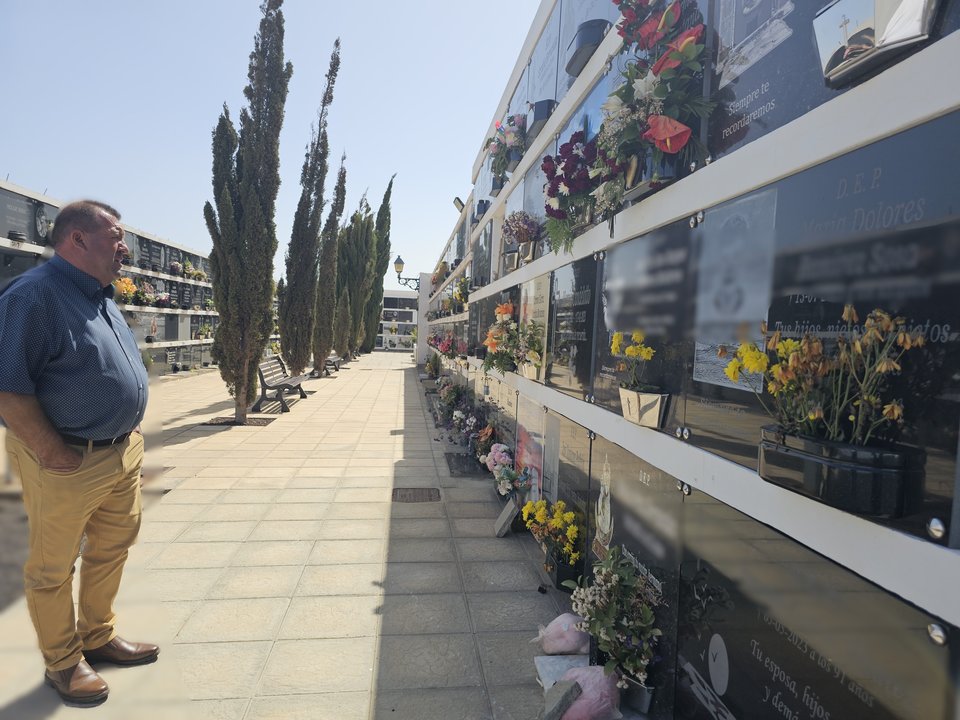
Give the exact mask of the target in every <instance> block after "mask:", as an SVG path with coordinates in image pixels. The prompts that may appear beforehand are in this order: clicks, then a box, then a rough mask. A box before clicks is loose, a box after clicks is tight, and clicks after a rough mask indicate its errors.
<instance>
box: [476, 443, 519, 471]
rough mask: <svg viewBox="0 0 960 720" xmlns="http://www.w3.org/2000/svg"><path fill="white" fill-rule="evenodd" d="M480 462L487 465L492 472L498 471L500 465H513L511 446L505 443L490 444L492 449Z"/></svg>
mask: <svg viewBox="0 0 960 720" xmlns="http://www.w3.org/2000/svg"><path fill="white" fill-rule="evenodd" d="M480 462H482V463H483V464H484V465H486V466H487V470H489V471H490V472H496V470H497V468H498V467H501V466H504V465H506V466H507V467H513V457H512V456H511V455H510V448H509V447H507V446H506V445H504V444H503V443H494V444H493V445H491V446H490V451H489V452H488V453H487V454H486V455H484V456H482V457H481V458H480Z"/></svg>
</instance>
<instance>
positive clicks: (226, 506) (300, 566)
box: [0, 353, 566, 720]
mask: <svg viewBox="0 0 960 720" xmlns="http://www.w3.org/2000/svg"><path fill="white" fill-rule="evenodd" d="M305 387H306V389H307V390H308V392H310V393H311V394H310V396H309V397H308V398H307V399H306V400H300V401H298V402H296V403H294V404H293V407H292V412H290V413H285V414H283V415H274V416H272V417H275V418H276V419H275V420H274V422H273V423H271V424H270V425H268V426H266V427H257V428H254V427H242V428H240V427H213V426H203V425H198V423H199V422H202V421H204V420H206V419H209V418H210V417H212V416H214V415H227V414H230V413H231V408H232V402H231V401H230V399H229V397H228V396H227V394H226V391H225V389H224V386H223V383H222V381H221V380H220V378H219V374H218V373H216V372H205V373H203V374H199V375H197V374H195V375H193V376H191V377H183V378H178V379H175V380H164V381H161V382H159V383H157V384H156V385H155V386H154V387H153V389H152V400H151V403H152V405H151V407H152V415H153V417H154V418H158V420H157V422H158V423H159V422H162V424H163V431H162V440H161V438H159V437H158V438H157V439H158V440H160V442H162V447H157V446H158V444H159V443H158V442H156V441H155V442H154V443H153V446H154V449H152V450H148V454H149V460H150V462H151V463H152V464H154V465H159V466H161V467H165V468H168V469H167V470H166V472H165V473H164V474H163V475H162V476H161V477H160V478H159V479H158V480H155V481H153V482H152V483H151V487H152V488H153V490H154V495H153V497H148V498H147V503H148V505H147V509H146V511H145V514H144V523H143V529H142V531H141V535H140V542H139V544H138V545H137V546H136V547H135V548H134V549H133V551H132V552H131V560H130V563H129V565H128V572H127V575H126V577H125V579H124V585H123V588H122V591H121V597H120V600H119V603H118V604H119V608H118V609H119V613H118V614H119V617H120V628H121V632H122V633H123V634H124V635H125V636H127V637H130V638H132V639H144V640H154V639H157V640H159V641H160V642H162V643H163V650H162V655H161V660H160V661H159V662H157V663H156V664H154V665H150V666H146V667H140V668H126V669H119V668H109V667H108V668H107V669H106V670H105V671H104V676H105V678H106V679H107V681H108V682H109V683H110V685H111V695H110V699H109V700H108V701H107V703H105V704H104V705H103V706H101V707H99V708H97V709H95V710H80V709H76V708H66V707H63V706H62V705H60V703H59V700H58V699H57V698H56V696H55V695H54V693H53V692H52V691H51V690H50V689H49V688H46V687H43V686H42V685H41V683H40V679H41V677H42V664H41V662H40V658H39V653H38V652H37V651H36V649H35V640H34V637H33V631H32V627H31V626H30V624H29V619H28V616H27V612H26V607H25V605H24V602H23V600H22V599H21V600H20V601H19V602H17V603H15V604H14V605H13V606H11V607H10V608H8V609H7V610H6V611H5V612H4V613H3V614H2V615H0V637H2V638H3V640H2V641H0V719H5V718H11V719H12V718H17V720H32V719H37V720H39V719H40V718H59V717H61V716H63V717H65V716H67V715H73V714H75V713H81V712H82V713H87V716H88V717H136V718H138V720H139V719H142V718H181V717H196V718H217V719H223V720H241V719H243V720H266V719H268V718H271V719H272V718H275V719H278V720H279V719H280V718H283V719H284V720H297V719H300V718H303V719H304V720H306V719H307V718H309V719H310V720H326V719H329V720H368V719H369V718H377V719H380V718H391V719H394V720H403V719H405V718H416V719H417V720H432V719H437V720H439V719H440V718H442V719H444V720H450V719H462V720H481V719H491V720H508V719H512V720H527V719H530V718H534V717H535V716H536V713H537V710H538V708H539V707H540V706H541V704H542V691H541V690H540V688H539V687H538V686H537V684H536V677H535V673H534V669H533V656H534V654H535V647H536V646H535V645H533V644H531V643H530V642H529V641H530V639H531V638H532V637H534V636H535V635H536V630H537V627H538V625H540V624H546V623H547V622H549V621H550V620H551V619H552V618H553V617H555V616H556V614H557V613H558V612H560V611H561V609H562V608H564V607H565V605H566V598H565V596H561V595H559V594H558V593H556V592H555V591H553V590H552V589H551V590H550V591H549V592H548V593H547V594H541V593H539V592H538V590H537V586H538V585H539V584H540V583H541V582H543V581H544V580H545V578H543V577H542V576H541V574H540V571H539V569H538V562H539V561H542V555H540V551H539V549H538V548H537V547H536V545H535V544H534V543H533V542H532V539H531V538H530V537H529V536H519V537H518V536H508V537H506V538H502V539H498V538H495V537H493V520H494V518H495V517H496V516H497V514H498V513H499V512H500V509H501V505H500V503H499V502H498V501H497V499H496V497H495V494H494V491H493V487H492V483H491V482H490V481H489V480H486V479H461V478H452V477H450V475H449V473H448V472H447V469H446V463H445V461H444V458H443V450H444V449H445V448H444V445H443V443H441V442H437V441H436V440H435V439H434V438H435V437H436V436H437V435H438V432H437V431H436V430H435V429H434V428H433V423H432V422H431V421H429V420H428V418H427V414H426V411H425V407H424V399H423V394H422V390H421V387H420V382H419V381H418V379H417V375H416V369H415V368H414V367H413V366H412V364H411V362H410V360H409V356H407V355H406V354H403V355H399V354H387V353H375V354H373V355H367V356H364V357H363V358H362V359H361V360H359V361H356V362H353V363H350V364H349V365H347V366H345V367H344V368H343V370H341V372H340V373H339V374H337V375H336V376H335V377H334V378H324V379H318V380H311V381H309V382H308V383H306V384H305ZM158 435H159V433H158ZM148 440H149V437H148ZM161 487H169V488H172V490H171V491H170V492H169V493H167V494H165V495H163V496H162V497H159V495H158V494H157V490H158V489H159V488H161ZM395 487H430V488H439V489H440V494H441V501H440V502H427V503H395V502H391V490H392V489H393V488H395Z"/></svg>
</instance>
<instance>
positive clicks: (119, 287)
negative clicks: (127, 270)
mask: <svg viewBox="0 0 960 720" xmlns="http://www.w3.org/2000/svg"><path fill="white" fill-rule="evenodd" d="M136 292H137V286H136V284H135V283H134V282H133V280H131V279H130V278H128V277H122V278H117V279H116V280H114V281H113V298H114V300H115V301H116V302H118V303H121V304H123V305H126V304H128V303H130V301H132V300H133V295H134V293H136Z"/></svg>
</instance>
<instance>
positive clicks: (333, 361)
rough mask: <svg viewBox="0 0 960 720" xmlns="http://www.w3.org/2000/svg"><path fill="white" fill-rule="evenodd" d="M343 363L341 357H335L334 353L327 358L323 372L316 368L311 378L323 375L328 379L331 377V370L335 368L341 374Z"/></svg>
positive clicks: (312, 371)
mask: <svg viewBox="0 0 960 720" xmlns="http://www.w3.org/2000/svg"><path fill="white" fill-rule="evenodd" d="M341 362H342V360H341V359H340V356H338V355H334V354H333V353H331V354H330V355H328V356H327V359H326V360H325V361H324V363H323V370H322V371H318V370H317V368H316V367H314V368H313V370H311V371H310V377H320V376H321V375H326V376H327V377H330V368H333V369H334V370H336V371H337V372H340V363H341Z"/></svg>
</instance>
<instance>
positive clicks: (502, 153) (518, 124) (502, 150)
mask: <svg viewBox="0 0 960 720" xmlns="http://www.w3.org/2000/svg"><path fill="white" fill-rule="evenodd" d="M526 131H527V116H526V115H524V114H522V113H518V114H516V115H510V116H508V117H507V121H506V122H505V123H501V122H500V121H499V120H497V122H496V132H494V135H493V137H490V138H487V143H486V144H487V150H488V151H489V152H490V170H491V171H492V172H493V174H494V175H495V176H496V177H503V175H504V174H505V173H506V172H507V165H509V164H510V154H511V152H512V151H516V152H518V153H520V154H523V151H524V150H525V149H526V142H527V132H526Z"/></svg>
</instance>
